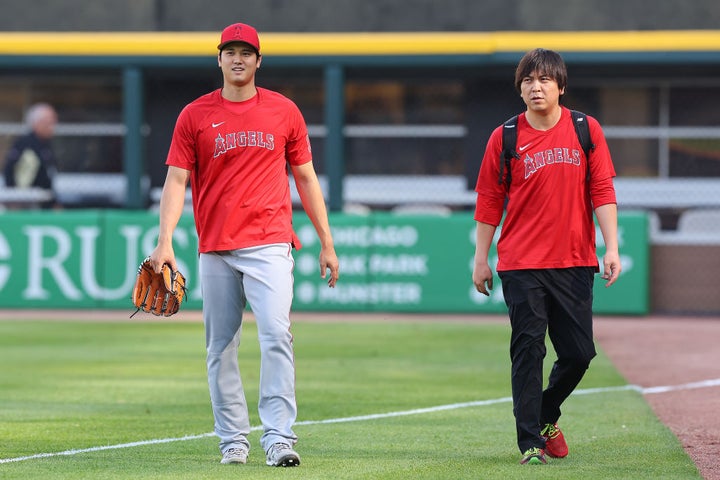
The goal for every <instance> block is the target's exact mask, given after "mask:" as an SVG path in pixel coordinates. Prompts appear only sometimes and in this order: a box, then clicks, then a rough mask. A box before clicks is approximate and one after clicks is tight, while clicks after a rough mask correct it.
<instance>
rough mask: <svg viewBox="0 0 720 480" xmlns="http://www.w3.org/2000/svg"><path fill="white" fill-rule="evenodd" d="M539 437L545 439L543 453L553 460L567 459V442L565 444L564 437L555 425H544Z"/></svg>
mask: <svg viewBox="0 0 720 480" xmlns="http://www.w3.org/2000/svg"><path fill="white" fill-rule="evenodd" d="M540 436H541V437H543V438H544V439H545V453H547V454H548V455H549V456H551V457H553V458H563V457H567V454H568V446H567V442H565V436H564V435H563V433H562V431H561V430H560V427H558V426H557V423H555V424H553V423H548V424H546V425H545V428H543V429H542V430H541V431H540Z"/></svg>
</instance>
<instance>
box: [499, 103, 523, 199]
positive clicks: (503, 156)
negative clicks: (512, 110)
mask: <svg viewBox="0 0 720 480" xmlns="http://www.w3.org/2000/svg"><path fill="white" fill-rule="evenodd" d="M517 120H518V116H517V115H515V116H514V117H512V118H509V119H508V120H507V121H505V123H503V130H502V151H501V152H500V175H499V177H498V185H502V183H503V181H505V185H506V188H508V189H509V188H510V181H511V180H512V175H511V173H510V172H511V168H510V160H511V159H513V158H520V155H518V153H517V151H516V150H515V146H516V144H517ZM503 170H505V171H507V174H506V175H503ZM503 176H504V178H503Z"/></svg>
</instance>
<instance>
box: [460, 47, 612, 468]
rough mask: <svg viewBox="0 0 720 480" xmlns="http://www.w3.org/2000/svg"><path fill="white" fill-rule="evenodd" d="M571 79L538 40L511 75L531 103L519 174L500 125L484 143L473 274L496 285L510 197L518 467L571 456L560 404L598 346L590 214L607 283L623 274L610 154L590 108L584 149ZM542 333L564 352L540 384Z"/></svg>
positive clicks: (507, 261) (506, 287)
mask: <svg viewBox="0 0 720 480" xmlns="http://www.w3.org/2000/svg"><path fill="white" fill-rule="evenodd" d="M566 84H567V69H566V67H565V63H564V62H563V60H562V58H561V57H560V55H559V54H558V53H556V52H553V51H550V50H544V49H536V50H532V51H530V52H528V53H526V54H525V56H524V57H523V58H522V59H521V60H520V63H519V64H518V66H517V70H516V72H515V87H516V89H517V91H518V92H519V94H520V96H521V98H522V99H523V101H524V102H525V105H526V110H525V112H524V113H522V114H520V115H519V116H518V118H517V148H516V150H517V152H518V154H519V158H518V159H513V160H511V164H510V168H511V171H510V172H508V174H510V175H511V182H510V183H509V186H508V183H507V182H505V181H504V179H499V175H500V168H501V161H502V160H501V158H500V156H501V150H502V130H503V125H501V126H500V127H498V128H497V129H495V131H493V133H492V135H491V136H490V139H489V140H488V144H487V148H486V150H485V155H484V157H483V160H482V164H481V166H480V172H479V174H478V179H477V185H476V188H475V189H476V191H477V204H476V209H475V220H476V221H477V244H476V251H475V260H474V268H473V274H472V279H473V283H474V284H475V287H476V288H477V290H478V291H479V292H481V293H483V294H485V295H489V292H488V289H492V288H493V281H492V279H493V276H492V271H491V268H490V264H489V261H488V251H489V249H490V244H491V242H492V239H493V235H494V233H495V229H496V228H497V226H498V225H499V224H500V220H501V217H502V215H503V206H504V204H505V201H506V198H507V206H506V215H505V220H504V221H503V224H502V230H501V233H500V238H499V240H498V245H497V253H498V263H497V271H498V275H499V277H500V280H501V282H502V289H503V295H504V297H505V303H506V304H507V307H508V311H509V316H510V325H511V328H512V333H511V340H510V356H511V362H512V365H511V370H512V378H511V383H512V396H513V413H514V414H515V421H516V427H517V443H518V447H519V449H520V452H521V453H522V458H521V460H520V463H521V464H544V463H546V462H547V459H546V454H547V455H548V456H551V457H564V456H566V455H567V454H568V447H567V443H566V442H565V438H564V435H563V433H562V431H561V430H560V428H559V427H558V425H557V421H558V419H559V417H560V406H561V405H562V403H563V401H564V400H565V399H566V398H567V397H568V396H569V395H570V394H571V393H572V391H573V390H574V389H575V387H576V386H577V385H578V383H579V382H580V380H581V379H582V377H583V375H584V374H585V371H586V370H587V368H588V366H589V364H590V360H591V359H592V358H593V357H594V356H595V354H596V352H595V347H594V344H593V331H592V298H593V277H594V274H595V273H596V272H598V271H599V265H598V259H597V254H596V250H595V224H594V222H593V212H594V213H595V215H596V217H597V220H598V224H599V226H600V230H601V232H602V236H603V238H604V240H605V247H606V252H605V256H604V258H603V269H604V270H603V274H602V278H604V279H605V280H606V286H610V285H612V284H613V283H614V282H615V281H616V280H617V278H618V275H619V274H620V271H621V265H620V256H619V253H618V239H617V205H616V200H615V189H614V186H613V180H612V179H613V177H614V176H615V170H614V167H613V164H612V160H611V158H610V152H609V150H608V147H607V143H606V141H605V137H604V136H603V132H602V130H601V128H600V125H599V124H598V122H597V120H595V119H594V118H592V117H590V116H587V117H586V118H587V121H588V123H589V127H590V137H591V140H592V142H593V143H594V145H595V147H594V150H591V153H590V155H589V157H590V158H585V154H584V152H583V149H582V148H581V145H580V142H579V140H578V136H577V134H576V132H575V128H574V125H573V121H572V117H571V112H570V110H568V109H567V108H565V107H564V106H561V105H560V100H561V98H562V96H563V94H564V93H565V88H566ZM588 162H589V163H588ZM588 165H589V168H588ZM588 175H589V179H588ZM546 332H547V333H548V334H549V336H550V340H551V342H552V345H553V347H554V349H555V352H556V354H557V361H556V362H555V363H554V365H553V368H552V371H551V372H550V378H549V383H548V386H547V388H546V389H545V390H543V358H544V357H545V353H546V352H545V335H546Z"/></svg>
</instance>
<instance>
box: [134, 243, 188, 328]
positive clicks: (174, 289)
mask: <svg viewBox="0 0 720 480" xmlns="http://www.w3.org/2000/svg"><path fill="white" fill-rule="evenodd" d="M185 294H186V289H185V277H184V276H183V274H182V273H180V272H179V271H173V270H172V269H171V268H170V267H169V266H168V265H167V264H164V265H163V266H162V271H161V272H160V273H155V270H154V269H153V267H152V265H151V263H150V257H147V258H146V259H145V260H143V262H142V263H141V264H140V267H139V268H138V273H137V279H135V288H133V293H132V299H131V300H132V302H133V305H135V307H137V310H135V313H137V312H139V311H140V310H142V311H143V312H149V313H152V314H153V315H158V316H163V317H169V316H170V315H174V314H176V313H177V312H178V310H180V303H182V301H183V298H185V299H187V297H186V296H185ZM135 313H133V314H132V315H130V318H132V317H133V316H134V315H135Z"/></svg>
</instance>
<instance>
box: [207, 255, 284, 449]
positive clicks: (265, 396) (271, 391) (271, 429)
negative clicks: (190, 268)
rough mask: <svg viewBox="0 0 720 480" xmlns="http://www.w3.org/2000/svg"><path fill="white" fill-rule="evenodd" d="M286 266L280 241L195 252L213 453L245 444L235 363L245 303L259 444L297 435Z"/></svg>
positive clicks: (243, 404)
mask: <svg viewBox="0 0 720 480" xmlns="http://www.w3.org/2000/svg"><path fill="white" fill-rule="evenodd" d="M293 266H294V260H293V257H292V250H291V246H290V244H288V243H282V244H272V245H263V246H260V247H252V248H243V249H238V250H231V251H222V252H211V253H202V254H200V262H199V271H200V281H201V287H202V295H203V321H204V323H205V344H206V347H207V373H208V385H209V387H210V401H211V403H212V410H213V416H214V418H215V433H216V434H217V436H218V437H220V445H219V446H220V451H221V452H225V451H226V450H227V449H229V448H234V447H239V446H244V447H246V448H248V449H249V448H250V443H249V441H248V438H247V436H248V434H249V433H250V420H249V417H248V407H247V402H246V400H245V392H244V390H243V385H242V380H241V376H240V369H239V365H238V347H239V345H240V338H241V332H242V328H241V327H242V319H243V312H244V310H245V306H246V303H248V302H249V303H250V307H251V308H252V311H253V314H254V315H255V319H256V322H257V329H258V339H259V343H260V395H259V401H258V413H259V416H260V421H261V422H262V425H263V434H262V436H261V438H260V444H261V446H262V448H263V450H264V451H267V450H268V449H269V448H270V447H271V446H272V445H273V444H274V443H277V442H282V443H287V444H289V445H293V444H295V442H297V436H296V435H295V433H294V432H293V430H292V426H293V424H294V423H295V419H296V417H297V405H296V401H295V360H294V353H293V337H292V334H291V333H290V306H291V304H292V296H293Z"/></svg>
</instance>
